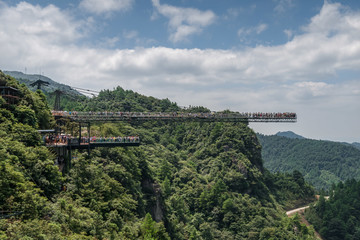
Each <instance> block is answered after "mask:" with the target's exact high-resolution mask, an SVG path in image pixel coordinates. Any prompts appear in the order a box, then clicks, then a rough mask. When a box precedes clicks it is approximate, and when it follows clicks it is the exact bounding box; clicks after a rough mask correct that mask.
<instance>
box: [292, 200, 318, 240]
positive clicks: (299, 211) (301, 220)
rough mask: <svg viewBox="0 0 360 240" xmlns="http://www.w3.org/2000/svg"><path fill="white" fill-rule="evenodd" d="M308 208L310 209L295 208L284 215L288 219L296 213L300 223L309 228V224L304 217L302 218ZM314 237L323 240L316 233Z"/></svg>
mask: <svg viewBox="0 0 360 240" xmlns="http://www.w3.org/2000/svg"><path fill="white" fill-rule="evenodd" d="M309 207H310V206H305V207H301V208H296V209H293V210H290V211H287V212H286V215H287V216H288V217H290V216H293V215H295V214H296V213H298V214H299V216H300V222H302V223H304V224H305V225H306V226H310V225H311V224H310V223H309V222H308V221H307V220H306V219H305V216H304V211H305V209H307V208H309ZM315 236H316V237H317V238H318V239H320V240H323V239H322V238H321V236H320V234H319V233H318V232H317V231H315Z"/></svg>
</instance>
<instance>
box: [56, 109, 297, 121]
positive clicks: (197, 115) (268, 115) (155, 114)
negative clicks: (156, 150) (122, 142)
mask: <svg viewBox="0 0 360 240" xmlns="http://www.w3.org/2000/svg"><path fill="white" fill-rule="evenodd" d="M52 114H53V115H54V116H63V117H69V116H70V117H77V116H78V117H86V116H110V117H111V116H114V117H120V118H129V119H131V118H134V117H136V118H150V119H151V118H247V119H296V113H292V112H284V113H280V112H278V113H263V112H256V113H250V112H243V113H224V112H208V113H185V112H107V111H104V112H77V111H69V112H67V111H52Z"/></svg>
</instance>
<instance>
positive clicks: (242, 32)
mask: <svg viewBox="0 0 360 240" xmlns="http://www.w3.org/2000/svg"><path fill="white" fill-rule="evenodd" d="M267 28H268V25H267V24H264V23H261V24H259V25H257V26H255V27H250V28H240V29H239V30H238V32H237V34H238V36H239V37H240V39H241V40H245V38H246V37H247V36H249V35H253V34H257V35H259V34H260V33H262V32H263V31H265V30H266V29H267Z"/></svg>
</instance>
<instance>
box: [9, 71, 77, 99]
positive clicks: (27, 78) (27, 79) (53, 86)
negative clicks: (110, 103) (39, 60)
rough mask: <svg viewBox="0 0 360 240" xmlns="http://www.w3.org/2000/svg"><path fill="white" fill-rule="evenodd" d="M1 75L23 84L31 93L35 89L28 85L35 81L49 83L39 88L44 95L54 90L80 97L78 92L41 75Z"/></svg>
mask: <svg viewBox="0 0 360 240" xmlns="http://www.w3.org/2000/svg"><path fill="white" fill-rule="evenodd" d="M3 73H5V74H7V75H10V76H11V77H13V78H15V79H16V80H18V81H19V82H20V83H24V84H25V85H26V86H27V87H28V88H29V89H30V90H32V91H35V90H36V87H32V86H30V84H32V83H33V82H35V81H37V80H42V81H46V82H49V85H48V86H41V89H42V90H43V91H44V92H45V93H48V94H51V93H53V92H54V91H55V90H57V89H59V90H61V91H63V92H65V93H67V94H69V95H82V94H81V93H79V92H78V91H76V90H74V89H72V88H71V87H70V86H68V85H65V84H62V83H58V82H55V81H54V80H52V79H51V78H48V77H46V76H43V75H39V74H25V73H22V72H19V71H3Z"/></svg>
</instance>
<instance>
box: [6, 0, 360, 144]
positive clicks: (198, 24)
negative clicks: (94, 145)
mask: <svg viewBox="0 0 360 240" xmlns="http://www.w3.org/2000/svg"><path fill="white" fill-rule="evenodd" d="M0 69H1V70H8V71H14V70H15V71H22V72H26V73H28V74H39V73H42V74H44V75H46V76H48V77H50V78H51V79H53V80H55V81H58V82H61V83H64V84H68V85H71V86H76V87H82V88H87V89H93V90H101V89H113V88H114V87H116V86H121V87H123V88H125V89H131V90H134V91H137V92H139V93H141V94H144V95H148V96H154V97H157V98H169V99H170V100H171V101H175V102H177V103H178V105H180V106H189V105H193V106H194V105H195V106H198V105H201V106H205V107H208V108H210V109H211V110H224V109H230V110H233V111H239V112H296V113H297V114H298V122H297V123H295V124H290V123H278V124H266V123H262V124H260V123H256V124H255V123H254V124H251V127H252V128H253V129H255V131H258V132H261V133H265V134H273V133H276V132H277V131H285V130H291V131H294V132H296V133H298V134H300V135H303V136H305V137H308V138H314V139H326V140H336V141H348V142H354V141H357V142H360V124H359V122H360V120H359V119H360V74H359V73H360V1H359V0H327V1H324V0H242V1H239V0H224V1H218V0H177V1H175V0H53V1H48V0H28V1H17V0H0Z"/></svg>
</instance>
